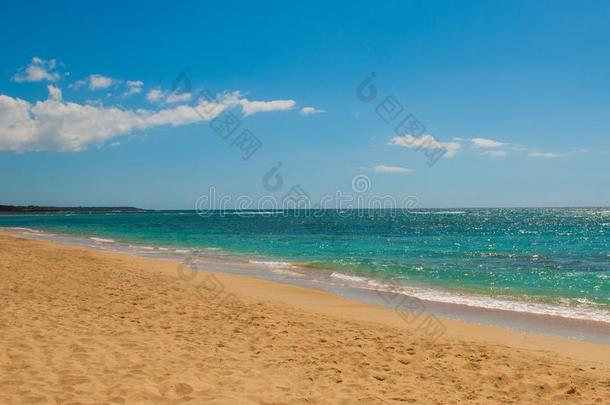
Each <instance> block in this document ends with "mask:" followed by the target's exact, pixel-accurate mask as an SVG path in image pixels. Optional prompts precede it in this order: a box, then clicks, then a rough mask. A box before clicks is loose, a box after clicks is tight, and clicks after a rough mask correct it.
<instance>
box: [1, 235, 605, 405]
mask: <svg viewBox="0 0 610 405" xmlns="http://www.w3.org/2000/svg"><path fill="white" fill-rule="evenodd" d="M0 280H2V281H1V284H0V308H1V309H0V403H3V404H23V403H117V404H122V403H129V404H131V403H133V404H135V403H137V404H142V403H182V402H187V401H191V402H192V403H210V404H221V403H227V404H229V403H231V404H233V403H246V404H247V403H251V404H259V403H260V404H279V403H304V404H305V403H306V404H311V403H344V404H348V403H349V404H351V403H448V404H450V403H515V404H517V403H571V404H573V403H587V404H595V403H600V404H601V403H604V402H606V401H607V400H608V398H609V397H610V349H609V347H608V346H604V345H597V344H593V343H587V342H582V341H576V340H569V339H566V338H560V337H553V336H543V335H535V334H526V333H520V332H516V331H511V330H508V329H503V328H499V327H493V326H484V325H476V324H468V323H463V322H457V321H449V320H442V324H443V327H444V328H446V331H444V333H443V334H442V336H438V335H435V334H430V333H427V332H426V331H425V330H422V329H421V328H418V329H416V328H414V327H413V326H412V325H411V324H409V323H408V322H405V319H407V318H408V314H402V316H401V315H400V314H398V313H396V312H395V311H393V310H390V309H386V308H381V307H375V306H370V305H366V304H362V303H359V302H356V301H351V300H348V299H344V298H341V297H338V296H334V295H332V294H329V293H325V292H321V291H317V290H312V289H305V288H301V287H297V286H291V285H284V284H279V283H274V282H270V281H265V280H260V279H256V278H253V277H245V276H238V275H231V274H224V273H205V272H197V273H195V272H191V271H190V270H189V269H187V268H186V267H184V266H181V265H180V264H179V263H175V262H171V261H168V260H153V259H146V258H140V257H135V256H130V255H127V254H117V253H103V252H97V251H92V250H87V249H84V248H80V247H73V246H66V245H61V244H58V243H55V242H49V241H37V240H29V239H24V238H21V237H16V236H11V235H9V234H6V233H1V234H0Z"/></svg>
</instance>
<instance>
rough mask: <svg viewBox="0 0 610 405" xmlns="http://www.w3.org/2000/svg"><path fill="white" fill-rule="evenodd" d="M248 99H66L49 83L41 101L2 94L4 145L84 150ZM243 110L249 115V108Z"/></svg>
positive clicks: (0, 144) (199, 118)
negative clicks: (168, 102) (154, 104)
mask: <svg viewBox="0 0 610 405" xmlns="http://www.w3.org/2000/svg"><path fill="white" fill-rule="evenodd" d="M244 101H246V105H249V104H248V103H251V102H249V101H247V100H244V99H241V98H240V93H239V92H233V93H224V94H221V95H219V96H217V97H216V100H215V101H212V102H210V101H206V100H198V101H197V103H195V104H193V105H179V106H176V107H173V108H166V109H161V110H157V111H154V110H147V109H135V110H128V109H122V108H118V107H116V106H111V107H104V106H102V105H101V104H97V105H86V104H78V103H73V102H65V101H62V100H61V91H60V90H59V88H57V87H55V86H49V98H48V99H47V100H44V101H37V102H35V103H30V102H28V101H25V100H22V99H19V98H16V97H15V98H14V97H10V96H6V95H2V94H0V151H13V152H25V151H42V150H52V151H64V152H74V151H80V150H84V149H86V148H87V147H89V146H95V145H98V146H99V145H101V144H103V143H105V142H107V141H109V140H110V139H113V138H115V137H118V136H122V135H128V134H130V133H132V132H134V131H139V130H145V129H148V128H154V127H159V126H165V125H170V126H181V125H186V124H191V123H198V122H206V121H210V120H212V119H214V118H215V117H216V116H218V115H219V114H221V113H222V112H223V111H224V110H226V109H228V108H232V107H235V106H237V105H242V106H243V104H242V102H244ZM256 103H262V104H256V106H260V105H264V106H265V107H264V108H259V109H256V107H255V110H256V111H273V109H271V108H270V105H276V104H275V102H274V101H269V102H265V101H259V102H256ZM276 106H277V105H276ZM280 107H281V105H280ZM248 111H251V110H248ZM243 114H244V115H248V114H246V109H245V108H244V111H243ZM115 142H116V141H115Z"/></svg>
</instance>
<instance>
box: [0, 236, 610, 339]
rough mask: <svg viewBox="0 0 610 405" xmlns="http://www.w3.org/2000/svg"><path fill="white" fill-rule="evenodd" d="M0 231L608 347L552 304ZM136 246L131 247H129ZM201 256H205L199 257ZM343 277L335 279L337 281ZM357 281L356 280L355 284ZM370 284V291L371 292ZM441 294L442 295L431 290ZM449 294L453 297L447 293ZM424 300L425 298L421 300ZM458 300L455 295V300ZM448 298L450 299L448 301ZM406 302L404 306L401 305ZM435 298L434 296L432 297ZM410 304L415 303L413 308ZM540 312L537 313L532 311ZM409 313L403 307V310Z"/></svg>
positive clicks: (599, 334)
mask: <svg viewBox="0 0 610 405" xmlns="http://www.w3.org/2000/svg"><path fill="white" fill-rule="evenodd" d="M0 232H6V233H8V234H13V235H18V236H22V237H26V238H33V239H36V240H49V241H55V242H58V243H63V244H67V245H71V246H80V247H84V248H88V249H93V250H96V251H103V252H108V251H110V252H118V253H126V254H131V255H135V256H137V257H148V258H161V259H167V260H171V261H175V262H177V263H179V262H189V261H190V262H191V263H190V264H191V265H192V266H193V267H194V268H197V269H198V270H202V271H210V270H211V271H213V272H222V273H229V274H237V275H244V276H248V277H256V278H259V279H263V280H268V281H272V282H277V283H281V284H287V285H295V286H300V287H305V288H311V289H316V290H320V291H325V292H327V293H331V294H334V295H338V296H341V297H345V298H348V299H353V300H356V301H359V302H362V303H365V304H370V305H376V306H382V307H386V308H391V309H401V308H399V307H400V306H405V307H408V306H409V305H417V306H418V307H419V309H420V311H421V312H422V313H424V315H425V314H431V315H433V316H436V317H440V318H442V319H451V320H456V321H462V322H466V323H473V324H481V325H490V326H497V327H503V328H508V329H511V330H515V331H519V332H526V333H536V334H543V335H549V336H561V337H567V338H570V339H575V340H583V341H589V342H593V343H599V344H605V345H610V322H607V321H606V322H604V321H601V320H592V319H588V318H587V314H586V313H584V314H582V315H580V316H579V317H567V316H562V315H557V314H554V313H553V310H555V309H556V308H561V307H557V306H555V305H553V304H541V303H537V302H528V301H518V300H502V299H496V298H493V297H486V296H476V295H472V296H468V295H467V296H465V297H466V301H467V302H468V301H472V298H475V305H469V304H465V303H464V302H460V301H457V302H452V301H451V300H449V301H443V300H434V299H428V298H427V297H426V294H425V290H424V294H419V295H418V294H417V290H415V289H414V288H408V289H407V288H396V287H397V286H395V285H388V286H387V287H388V288H385V286H383V287H384V288H380V286H382V284H381V283H379V282H377V281H376V280H370V279H365V278H363V277H357V276H349V275H343V274H342V273H336V272H334V271H332V270H323V269H314V268H300V267H299V266H298V265H294V264H291V263H288V262H280V261H271V260H270V261H266V260H261V258H249V257H248V256H246V255H235V254H231V253H224V252H221V255H218V252H219V249H216V248H202V249H193V248H183V249H180V248H177V247H175V248H160V247H150V246H143V245H138V244H130V243H122V242H116V241H115V240H113V239H109V238H102V237H93V236H89V237H85V236H75V235H70V234H62V233H58V234H54V233H49V232H47V231H46V230H39V229H33V228H19V227H3V228H0ZM134 243H135V242H134ZM201 252H204V253H203V254H201ZM337 275H338V276H342V277H336V276H337ZM354 279H356V280H357V279H364V280H366V281H365V282H354ZM357 281H359V280H357ZM369 284H373V285H374V287H370V286H369ZM414 290H415V291H416V293H415V294H412V292H413V291H414ZM435 292H441V293H442V292H443V290H441V289H439V290H435ZM447 294H449V295H451V294H452V292H447ZM422 295H423V297H424V298H421V297H422ZM454 296H456V297H457V295H454ZM454 296H451V297H449V298H452V297H454ZM405 297H407V299H408V300H409V301H403V300H404V299H405ZM436 297H438V295H436ZM476 299H482V300H487V301H485V302H486V303H487V302H492V303H493V304H494V305H492V306H481V305H476ZM413 300H415V301H416V302H415V303H414V302H413ZM503 304H505V305H512V306H513V307H517V308H527V310H517V309H504V308H502V307H501V305H503ZM536 307H539V308H540V310H539V311H538V312H535V311H532V308H536ZM407 309H408V308H407ZM600 311H602V316H603V319H604V320H605V317H610V311H608V312H605V311H603V309H601V308H600Z"/></svg>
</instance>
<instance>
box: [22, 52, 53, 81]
mask: <svg viewBox="0 0 610 405" xmlns="http://www.w3.org/2000/svg"><path fill="white" fill-rule="evenodd" d="M56 69H57V62H56V61H55V59H51V60H48V61H47V60H43V59H41V58H39V57H37V56H34V57H33V58H32V61H31V62H30V64H29V65H27V66H26V67H25V68H21V69H20V71H19V73H17V74H15V75H14V76H13V81H16V82H18V83H21V82H40V81H43V80H46V81H49V82H56V81H58V80H59V79H60V77H61V76H60V74H59V73H57V71H56Z"/></svg>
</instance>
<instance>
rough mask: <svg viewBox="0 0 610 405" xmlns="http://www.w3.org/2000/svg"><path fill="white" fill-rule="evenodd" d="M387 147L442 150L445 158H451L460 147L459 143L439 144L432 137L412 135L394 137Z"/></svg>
mask: <svg viewBox="0 0 610 405" xmlns="http://www.w3.org/2000/svg"><path fill="white" fill-rule="evenodd" d="M388 145H394V146H402V147H404V148H417V149H444V150H445V154H444V155H443V156H445V157H453V156H455V155H456V154H457V153H458V152H459V151H460V148H461V147H462V145H461V144H460V143H459V142H439V141H437V140H436V139H435V138H434V137H433V136H432V135H429V134H428V135H422V136H420V137H416V136H413V135H408V134H407V135H403V136H395V137H394V138H392V139H390V141H389V142H388Z"/></svg>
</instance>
